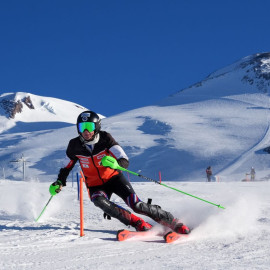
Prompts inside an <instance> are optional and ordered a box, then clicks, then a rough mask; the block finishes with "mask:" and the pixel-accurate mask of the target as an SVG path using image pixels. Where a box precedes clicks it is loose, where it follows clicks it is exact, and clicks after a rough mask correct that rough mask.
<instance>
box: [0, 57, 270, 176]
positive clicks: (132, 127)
mask: <svg viewBox="0 0 270 270" xmlns="http://www.w3.org/2000/svg"><path fill="white" fill-rule="evenodd" d="M254 57H255V58H256V59H254V61H253V60H252V59H253V58H254ZM268 57H269V53H267V54H263V55H259V54H256V55H253V56H249V57H246V58H243V60H242V62H241V61H238V62H237V63H238V64H236V63H235V64H232V65H231V67H230V69H229V70H230V72H227V73H224V70H225V69H227V70H228V67H225V68H224V69H223V71H222V69H221V70H220V71H216V72H214V73H212V74H213V75H212V77H209V76H208V77H209V78H210V79H209V78H208V80H203V81H202V83H201V85H200V86H196V87H191V88H188V89H185V91H180V92H177V93H175V94H174V95H171V96H169V97H168V98H166V99H164V100H163V101H162V102H160V103H159V104H155V105H152V106H147V107H142V108H138V109H134V110H131V111H127V112H123V113H121V114H118V115H115V116H111V117H108V118H104V119H103V120H102V129H104V130H106V131H108V132H110V133H111V134H112V135H113V137H114V138H115V139H116V140H117V141H118V142H119V143H120V145H122V146H123V148H124V150H125V151H126V152H127V154H128V156H129V158H130V169H131V170H133V171H141V172H142V174H144V175H146V176H149V177H152V178H156V179H157V178H158V177H159V176H158V174H159V172H161V175H162V178H163V179H164V180H168V181H193V180H194V179H196V180H198V179H200V181H205V168H206V167H208V166H209V165H211V166H212V167H213V171H214V174H215V175H219V179H222V180H223V181H227V180H231V181H232V180H235V181H239V179H242V178H244V177H245V173H247V172H248V171H249V170H250V167H251V166H255V168H256V169H257V175H258V177H259V175H260V174H261V177H267V175H269V174H270V171H269V168H268V167H269V166H268V164H269V162H270V158H269V155H268V154H267V152H264V151H263V150H264V149H265V148H267V147H268V146H269V145H270V141H269V140H270V139H268V137H267V135H266V134H268V132H267V130H269V122H270V121H269V108H270V106H269V104H270V100H269V79H268V78H269V77H268V74H269V63H270V60H269V59H270V58H268ZM258 61H260V63H261V64H260V69H262V70H261V71H260V72H259V71H258V70H256V66H257V65H258ZM239 63H245V64H243V65H242V66H241V65H239ZM233 67H238V68H235V69H233V70H232V68H233ZM257 69H258V67H257ZM247 70H252V72H253V71H254V70H255V71H256V72H259V73H258V74H263V73H264V74H266V75H265V76H262V77H260V78H259V79H260V80H264V83H263V85H264V86H265V87H266V88H267V91H261V89H259V87H258V85H257V84H256V83H253V84H250V83H249V82H246V81H243V80H242V78H243V77H244V74H246V73H250V72H251V71H249V72H247ZM220 74H224V75H222V76H219V75H220ZM250 74H251V73H250ZM255 75H256V74H255V73H252V76H251V77H252V78H254V76H255ZM256 76H257V75H256ZM256 78H257V77H256ZM27 95H29V96H30V98H31V103H32V104H33V106H34V107H35V110H36V111H35V113H36V114H38V116H37V115H36V117H33V116H32V114H31V113H32V112H33V111H34V110H33V109H29V108H28V107H27V105H24V109H25V110H23V112H22V113H17V114H16V115H15V117H14V119H8V118H7V116H3V115H2V116H1V115H0V118H2V119H4V118H5V121H6V126H7V128H5V127H4V128H3V124H2V131H1V129H0V146H1V149H0V166H2V167H5V170H6V176H7V177H11V178H15V179H18V178H20V177H21V170H22V168H21V167H20V166H19V165H18V164H17V165H16V164H11V163H9V160H10V159H11V158H18V157H19V156H20V155H21V154H24V156H25V157H26V158H28V159H29V160H31V164H30V163H29V166H28V175H29V178H32V179H39V180H40V181H48V179H53V178H55V177H56V175H57V173H58V170H59V168H60V167H61V166H64V157H65V150H66V147H67V144H68V142H69V140H70V139H71V138H73V137H76V136H78V134H77V132H76V128H75V127H74V126H73V125H74V124H75V122H76V118H77V115H78V114H79V113H80V112H81V111H82V110H84V109H85V108H83V107H80V105H78V107H77V106H76V104H75V105H74V103H70V102H69V103H66V101H62V100H57V99H53V98H48V99H47V98H46V100H44V97H38V96H35V95H33V94H28V93H21V92H19V94H18V95H17V96H20V98H23V97H26V96H27ZM3 97H6V94H3V95H1V96H0V99H1V98H3ZM36 101H37V102H36ZM42 101H43V103H42ZM54 102H55V103H54ZM59 102H60V103H61V104H62V106H59ZM37 104H38V105H37ZM63 104H65V105H63ZM67 104H69V106H71V107H68V108H67V107H66V105H67ZM60 107H61V108H60ZM69 108H72V109H69ZM67 114H68V117H67ZM40 117H41V118H42V119H43V124H42V123H41V122H42V121H40V120H39V119H40ZM55 119H57V120H56V121H55ZM67 119H68V121H67ZM31 122H35V123H36V124H37V125H38V124H39V123H40V124H41V126H42V125H43V126H42V127H43V128H36V129H33V128H32V126H31V125H32V124H31ZM47 122H49V123H51V124H52V123H54V126H50V125H48V126H47V125H46V124H45V123H47ZM62 122H65V123H69V124H70V125H72V126H61V125H59V123H62ZM9 123H13V126H12V127H13V129H12V127H10V126H11V125H10V124H9ZM27 123H28V129H27V132H23V130H24V129H25V128H26V125H27ZM16 125H17V127H18V126H20V130H17V131H16V128H15V126H16ZM29 125H30V126H29ZM31 129H32V131H31ZM3 130H4V131H5V132H3ZM9 130H10V131H13V132H14V133H12V132H10V133H9V132H8V131H9ZM131 180H132V181H137V180H139V179H136V178H134V177H132V179H131Z"/></svg>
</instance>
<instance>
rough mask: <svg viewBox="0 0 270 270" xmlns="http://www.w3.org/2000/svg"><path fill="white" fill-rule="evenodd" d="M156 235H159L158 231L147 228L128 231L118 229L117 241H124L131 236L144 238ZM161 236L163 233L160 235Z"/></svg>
mask: <svg viewBox="0 0 270 270" xmlns="http://www.w3.org/2000/svg"><path fill="white" fill-rule="evenodd" d="M156 235H160V234H159V233H157V232H155V231H153V230H148V231H141V232H139V231H129V230H125V229H124V230H119V231H118V232H117V236H116V238H117V240H118V241H126V240H128V239H131V238H138V239H141V238H144V237H149V236H156ZM161 236H163V234H162V235H161Z"/></svg>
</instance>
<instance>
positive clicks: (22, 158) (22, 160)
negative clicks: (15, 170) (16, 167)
mask: <svg viewBox="0 0 270 270" xmlns="http://www.w3.org/2000/svg"><path fill="white" fill-rule="evenodd" d="M10 162H17V163H20V162H22V165H23V180H24V181H25V172H26V170H25V169H26V163H27V162H28V161H26V159H25V158H24V155H23V154H22V157H21V158H20V159H17V160H11V161H10Z"/></svg>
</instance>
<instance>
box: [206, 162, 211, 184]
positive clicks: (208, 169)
mask: <svg viewBox="0 0 270 270" xmlns="http://www.w3.org/2000/svg"><path fill="white" fill-rule="evenodd" d="M206 177H207V181H208V182H211V178H212V168H211V166H209V167H207V168H206Z"/></svg>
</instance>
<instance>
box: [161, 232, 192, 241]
mask: <svg viewBox="0 0 270 270" xmlns="http://www.w3.org/2000/svg"><path fill="white" fill-rule="evenodd" d="M186 236H187V234H180V233H177V232H168V233H167V234H165V235H164V236H163V238H164V240H165V242H166V243H172V242H174V241H176V240H178V239H180V238H182V237H186Z"/></svg>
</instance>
